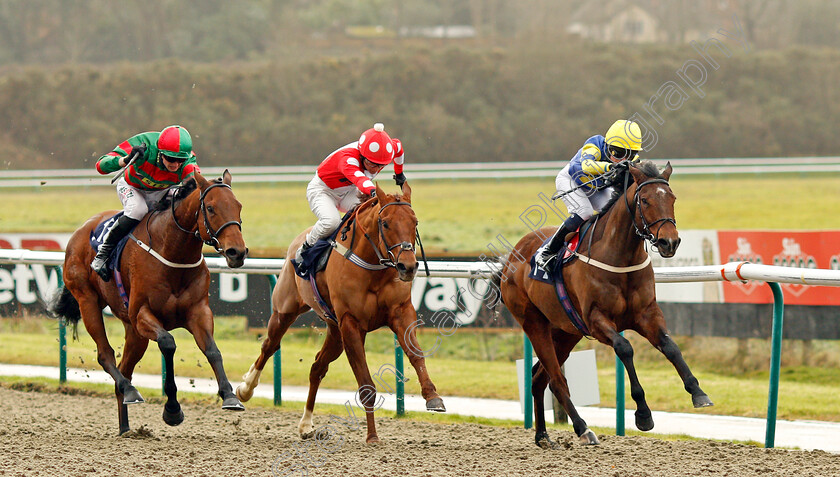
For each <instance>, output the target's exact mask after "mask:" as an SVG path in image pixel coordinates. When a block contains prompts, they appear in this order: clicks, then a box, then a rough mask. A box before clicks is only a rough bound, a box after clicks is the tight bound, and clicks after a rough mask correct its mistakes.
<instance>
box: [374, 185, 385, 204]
mask: <svg viewBox="0 0 840 477" xmlns="http://www.w3.org/2000/svg"><path fill="white" fill-rule="evenodd" d="M384 196H385V191H384V190H382V188H381V187H379V183H378V182H377V183H376V200H378V201H379V202H380V203H381V202H382V198H383V197H384Z"/></svg>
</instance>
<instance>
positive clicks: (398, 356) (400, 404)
mask: <svg viewBox="0 0 840 477" xmlns="http://www.w3.org/2000/svg"><path fill="white" fill-rule="evenodd" d="M394 364H396V366H397V376H396V378H397V416H405V383H404V381H403V379H404V378H403V377H404V376H405V371H404V369H403V368H404V366H403V349H402V348H401V347H400V343H399V341H397V335H396V334H394Z"/></svg>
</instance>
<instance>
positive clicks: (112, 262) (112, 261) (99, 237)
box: [90, 211, 129, 270]
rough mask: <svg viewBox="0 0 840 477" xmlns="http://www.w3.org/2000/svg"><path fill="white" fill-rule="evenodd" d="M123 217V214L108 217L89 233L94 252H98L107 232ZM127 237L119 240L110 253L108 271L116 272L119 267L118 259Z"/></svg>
mask: <svg viewBox="0 0 840 477" xmlns="http://www.w3.org/2000/svg"><path fill="white" fill-rule="evenodd" d="M122 216H123V212H122V211H120V212H117V213H116V215H114V216H112V217H110V218H109V219H107V220H106V221H104V222H102V223H101V224H99V225H97V226H96V228H95V229H93V231H91V233H90V246H91V247H93V249H94V250H95V251H97V252H98V251H99V246H100V245H102V243H103V242H105V235H107V234H108V231H109V230H111V227H113V226H114V224H115V223H117V220H119V218H120V217H122ZM128 239H129V236H128V235H126V236H125V237H123V239H122V240H120V243H118V244H117V246H116V247H115V248H114V251H113V252H111V255H110V256H109V257H108V268H109V269H110V270H116V269H117V268H119V266H120V257H121V256H122V252H123V249H124V248H125V244H126V243H128Z"/></svg>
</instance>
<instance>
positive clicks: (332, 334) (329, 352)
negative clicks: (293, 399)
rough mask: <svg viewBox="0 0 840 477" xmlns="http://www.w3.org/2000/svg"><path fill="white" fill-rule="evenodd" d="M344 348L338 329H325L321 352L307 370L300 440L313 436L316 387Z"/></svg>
mask: <svg viewBox="0 0 840 477" xmlns="http://www.w3.org/2000/svg"><path fill="white" fill-rule="evenodd" d="M342 351H344V348H343V347H342V343H341V332H340V331H339V330H338V327H337V326H335V325H333V324H330V325H329V326H328V328H327V338H326V339H325V340H324V344H323V345H322V346H321V351H319V352H318V354H317V355H316V356H315V362H314V363H312V368H310V370H309V395H308V396H307V397H306V408H305V409H304V411H303V417H301V418H300V424H299V425H298V431H299V432H300V438H301V439H309V438H312V437H314V436H315V426H314V425H313V424H312V411H313V410H314V409H315V396H316V395H317V394H318V387H319V386H320V385H321V380H322V379H324V376H326V374H327V371H328V370H329V368H330V363H332V362H333V361H335V360H336V359H338V357H339V356H341V353H342Z"/></svg>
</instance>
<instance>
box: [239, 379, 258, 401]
mask: <svg viewBox="0 0 840 477" xmlns="http://www.w3.org/2000/svg"><path fill="white" fill-rule="evenodd" d="M253 395H254V390H253V389H248V386H246V385H245V383H239V386H236V397H237V398H239V400H240V401H241V402H248V401H250V400H251V397H252V396H253Z"/></svg>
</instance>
